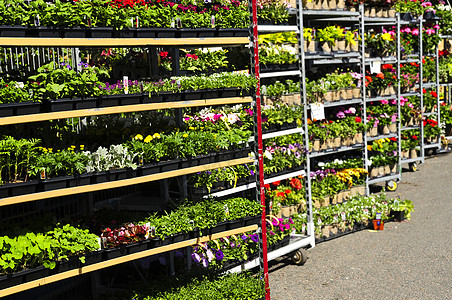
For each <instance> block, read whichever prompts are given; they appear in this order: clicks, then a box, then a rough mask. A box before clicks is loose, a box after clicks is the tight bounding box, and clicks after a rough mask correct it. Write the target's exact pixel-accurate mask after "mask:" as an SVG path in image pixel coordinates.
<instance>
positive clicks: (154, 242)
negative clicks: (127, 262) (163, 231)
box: [149, 237, 171, 249]
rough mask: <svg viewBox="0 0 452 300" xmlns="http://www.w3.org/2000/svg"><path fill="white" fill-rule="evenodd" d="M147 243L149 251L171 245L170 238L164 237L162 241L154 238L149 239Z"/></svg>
mask: <svg viewBox="0 0 452 300" xmlns="http://www.w3.org/2000/svg"><path fill="white" fill-rule="evenodd" d="M149 241H150V246H149V249H152V248H157V247H161V246H165V245H169V244H170V243H171V238H169V237H166V238H165V239H164V240H162V239H160V238H157V237H156V238H153V239H150V240H149Z"/></svg>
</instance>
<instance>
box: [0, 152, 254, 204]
mask: <svg viewBox="0 0 452 300" xmlns="http://www.w3.org/2000/svg"><path fill="white" fill-rule="evenodd" d="M249 152H250V148H243V149H237V150H228V151H223V152H219V153H213V154H207V155H202V156H198V157H193V158H184V159H182V158H181V159H176V160H171V161H165V162H159V163H156V164H152V165H144V166H141V167H138V168H137V169H136V170H133V169H131V168H127V169H112V170H108V171H103V172H94V173H87V174H86V173H85V174H81V175H75V176H64V177H56V178H52V179H46V180H40V181H39V180H31V181H26V182H19V183H8V184H4V185H0V198H7V197H14V196H19V195H25V194H32V193H36V192H43V191H49V190H55V189H62V188H70V187H75V186H84V185H89V184H96V183H103V182H109V181H116V180H123V179H130V178H135V177H138V176H145V175H151V174H157V173H162V172H168V171H173V170H178V169H183V168H189V167H194V166H198V165H204V164H209V163H216V162H221V161H225V160H230V159H238V158H244V157H247V156H248V153H249Z"/></svg>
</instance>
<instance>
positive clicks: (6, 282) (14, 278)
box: [0, 270, 28, 290]
mask: <svg viewBox="0 0 452 300" xmlns="http://www.w3.org/2000/svg"><path fill="white" fill-rule="evenodd" d="M27 271H28V270H27ZM22 272H24V271H22ZM22 272H17V273H14V274H6V275H0V290H3V289H6V288H8V287H12V286H15V285H19V284H21V283H23V280H24V274H22Z"/></svg>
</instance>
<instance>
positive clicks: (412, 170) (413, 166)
mask: <svg viewBox="0 0 452 300" xmlns="http://www.w3.org/2000/svg"><path fill="white" fill-rule="evenodd" d="M409 167H410V171H411V172H416V171H417V163H410V165H409Z"/></svg>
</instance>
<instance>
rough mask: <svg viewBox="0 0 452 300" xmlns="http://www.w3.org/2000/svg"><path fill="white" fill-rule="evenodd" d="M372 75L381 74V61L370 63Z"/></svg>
mask: <svg viewBox="0 0 452 300" xmlns="http://www.w3.org/2000/svg"><path fill="white" fill-rule="evenodd" d="M370 73H372V74H378V73H381V60H376V61H372V62H370Z"/></svg>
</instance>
